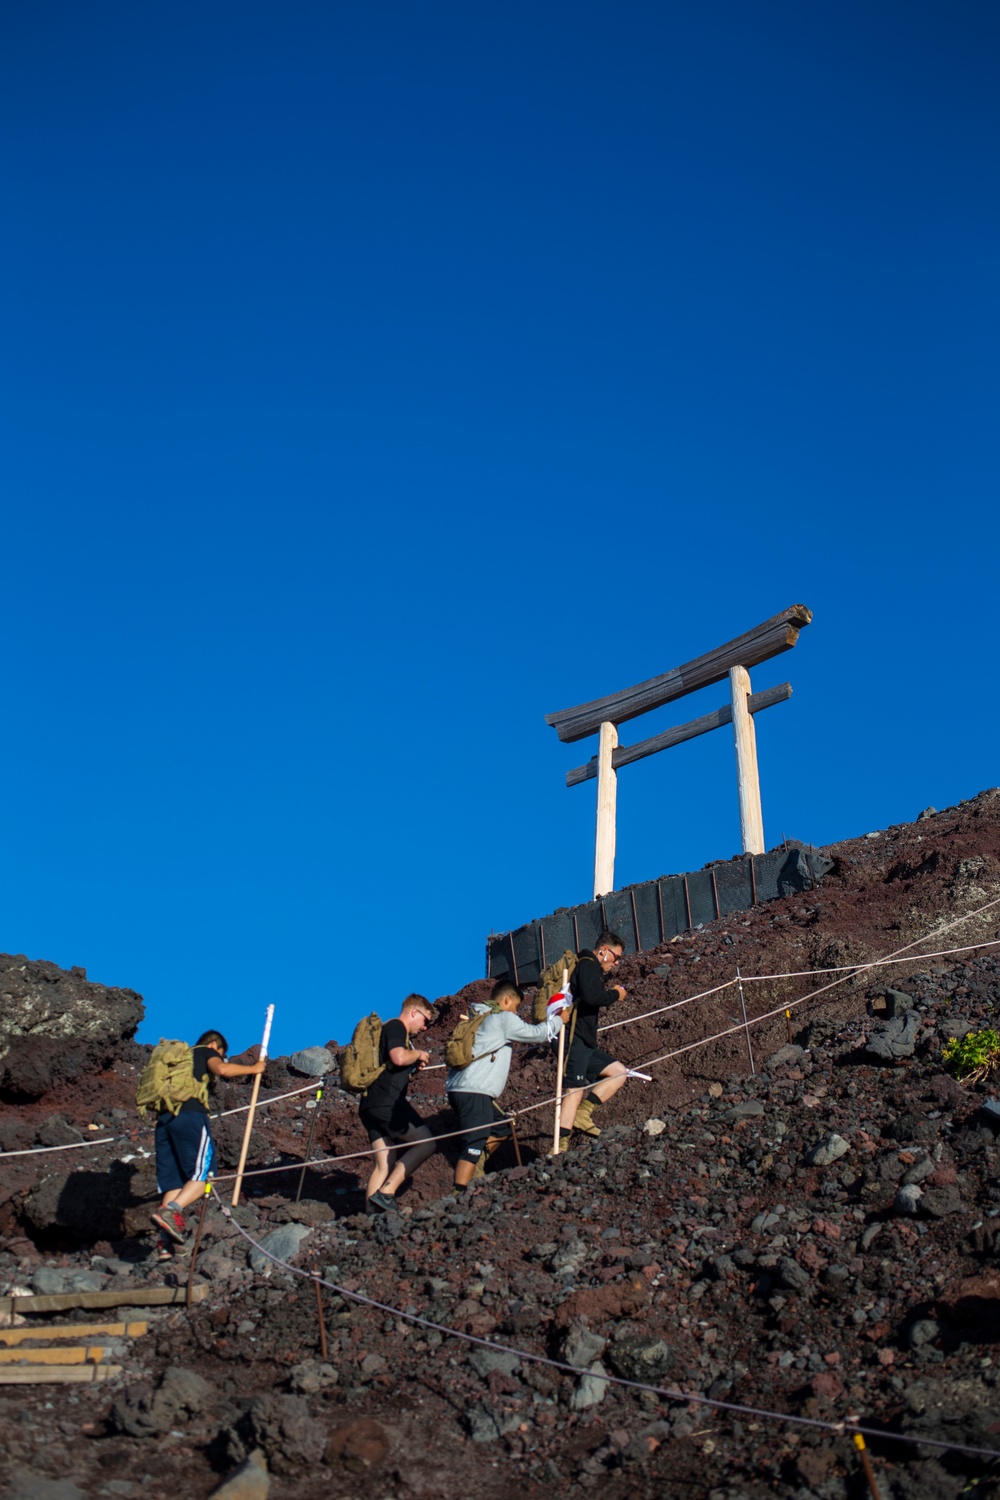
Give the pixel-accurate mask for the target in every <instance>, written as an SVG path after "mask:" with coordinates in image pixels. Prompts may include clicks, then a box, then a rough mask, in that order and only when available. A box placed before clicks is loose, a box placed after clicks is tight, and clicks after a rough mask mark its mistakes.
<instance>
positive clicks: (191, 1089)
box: [135, 1037, 208, 1115]
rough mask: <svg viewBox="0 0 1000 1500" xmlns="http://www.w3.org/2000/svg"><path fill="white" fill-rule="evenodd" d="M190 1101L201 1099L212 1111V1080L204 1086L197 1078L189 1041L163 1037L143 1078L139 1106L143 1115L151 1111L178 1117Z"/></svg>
mask: <svg viewBox="0 0 1000 1500" xmlns="http://www.w3.org/2000/svg"><path fill="white" fill-rule="evenodd" d="M188 1099H198V1100H200V1101H201V1103H202V1104H204V1106H205V1108H206V1109H207V1108H208V1079H207V1078H205V1079H203V1080H202V1081H201V1082H200V1083H199V1081H198V1080H197V1079H196V1078H195V1076H194V1050H193V1048H191V1047H189V1046H188V1044H187V1042H171V1041H167V1040H166V1039H165V1038H164V1037H161V1038H160V1040H159V1041H158V1042H157V1044H156V1046H155V1047H154V1048H153V1050H152V1052H151V1053H150V1056H149V1061H148V1062H147V1063H146V1066H145V1067H144V1068H143V1070H142V1072H141V1074H140V1075H139V1086H138V1088H137V1089H136V1092H135V1104H136V1108H137V1109H138V1111H139V1113H140V1114H141V1115H145V1113H146V1111H147V1110H155V1111H156V1113H157V1114H162V1113H163V1112H164V1111H165V1110H169V1111H170V1113H171V1114H172V1115H175V1114H177V1112H178V1110H179V1109H180V1107H181V1105H182V1104H186V1103H187V1101H188Z"/></svg>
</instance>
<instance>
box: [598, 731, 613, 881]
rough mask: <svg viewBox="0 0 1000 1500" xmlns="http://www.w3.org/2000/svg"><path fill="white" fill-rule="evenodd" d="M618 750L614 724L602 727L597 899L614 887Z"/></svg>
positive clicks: (600, 734)
mask: <svg viewBox="0 0 1000 1500" xmlns="http://www.w3.org/2000/svg"><path fill="white" fill-rule="evenodd" d="M617 748H618V730H617V728H616V727H615V725H614V724H602V725H601V728H600V733H599V737H598V744H597V840H596V843H595V847H594V900H595V901H596V900H597V898H598V896H606V895H607V894H608V892H609V891H613V890H614V888H615V803H616V801H617V794H618V772H617V771H616V770H615V768H614V765H613V763H612V757H613V755H614V752H615V750H616V749H617Z"/></svg>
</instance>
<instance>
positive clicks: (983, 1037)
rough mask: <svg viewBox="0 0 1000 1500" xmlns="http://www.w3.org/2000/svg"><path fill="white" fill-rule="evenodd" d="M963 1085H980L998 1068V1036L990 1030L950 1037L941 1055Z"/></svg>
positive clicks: (999, 1053)
mask: <svg viewBox="0 0 1000 1500" xmlns="http://www.w3.org/2000/svg"><path fill="white" fill-rule="evenodd" d="M942 1056H943V1057H944V1060H945V1062H946V1063H950V1064H951V1066H952V1067H953V1068H954V1069H955V1076H956V1078H961V1079H962V1081H963V1083H980V1082H981V1081H982V1080H983V1079H984V1078H987V1077H989V1075H990V1073H992V1072H993V1069H994V1068H997V1067H1000V1036H998V1035H997V1033H996V1032H995V1031H993V1030H992V1029H991V1028H987V1029H986V1030H985V1031H970V1032H968V1033H967V1034H966V1035H965V1036H956V1037H952V1039H951V1041H950V1042H947V1043H946V1044H945V1048H944V1052H943V1054H942Z"/></svg>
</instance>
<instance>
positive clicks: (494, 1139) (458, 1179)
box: [455, 1135, 500, 1187]
mask: <svg viewBox="0 0 1000 1500" xmlns="http://www.w3.org/2000/svg"><path fill="white" fill-rule="evenodd" d="M499 1144H500V1137H499V1136H493V1135H491V1136H490V1138H489V1140H488V1141H487V1142H486V1145H485V1147H484V1148H483V1150H484V1152H485V1154H486V1158H487V1160H488V1159H489V1158H490V1157H491V1156H492V1155H493V1153H494V1151H495V1150H496V1149H497V1147H498V1146H499ZM481 1160H482V1157H480V1161H481ZM478 1166H479V1162H478V1161H469V1159H468V1157H467V1156H460V1157H459V1159H458V1161H457V1162H456V1164H455V1186H456V1187H468V1186H469V1183H470V1182H471V1181H472V1179H473V1177H474V1176H475V1172H476V1168H477V1167H478Z"/></svg>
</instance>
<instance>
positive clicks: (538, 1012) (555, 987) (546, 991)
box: [531, 948, 577, 1024]
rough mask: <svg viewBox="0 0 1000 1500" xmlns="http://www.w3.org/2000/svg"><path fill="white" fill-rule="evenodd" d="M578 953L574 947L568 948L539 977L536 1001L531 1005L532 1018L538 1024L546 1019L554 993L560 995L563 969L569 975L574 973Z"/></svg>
mask: <svg viewBox="0 0 1000 1500" xmlns="http://www.w3.org/2000/svg"><path fill="white" fill-rule="evenodd" d="M576 962H577V960H576V954H575V953H574V952H573V950H572V948H567V949H566V952H565V953H564V954H563V956H562V958H557V959H556V961H555V963H554V964H549V966H548V968H547V969H545V970H544V971H543V973H542V974H541V975H540V976H539V979H538V988H537V990H536V991H535V999H534V1003H533V1004H532V1007H531V1019H532V1020H533V1021H534V1022H535V1023H536V1024H537V1023H538V1022H539V1021H544V1020H545V1011H546V1008H547V1006H548V1003H549V1001H550V1000H551V999H552V997H553V996H554V995H558V994H559V993H560V992H561V990H562V987H563V971H564V970H565V971H566V973H567V975H569V974H572V972H573V970H574V969H575V968H576Z"/></svg>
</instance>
